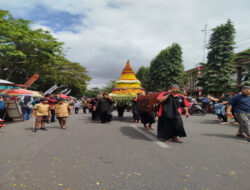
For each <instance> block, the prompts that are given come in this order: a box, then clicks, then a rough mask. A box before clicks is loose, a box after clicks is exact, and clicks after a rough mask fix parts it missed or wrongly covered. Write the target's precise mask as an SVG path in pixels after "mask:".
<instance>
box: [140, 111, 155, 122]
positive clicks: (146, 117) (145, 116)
mask: <svg viewBox="0 0 250 190" xmlns="http://www.w3.org/2000/svg"><path fill="white" fill-rule="evenodd" d="M140 117H141V122H142V123H143V124H148V123H149V124H153V123H155V118H154V116H153V114H150V113H148V112H144V111H141V112H140Z"/></svg>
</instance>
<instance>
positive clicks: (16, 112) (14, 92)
mask: <svg viewBox="0 0 250 190" xmlns="http://www.w3.org/2000/svg"><path fill="white" fill-rule="evenodd" d="M0 95H1V96H5V97H6V96H7V97H10V98H8V99H6V100H5V101H4V105H5V113H4V117H3V119H5V117H6V115H7V114H8V117H9V118H12V119H13V120H22V117H21V110H20V106H19V105H18V102H17V97H22V96H32V97H42V95H41V94H40V93H39V92H37V91H31V90H26V89H6V90H3V91H1V92H0Z"/></svg>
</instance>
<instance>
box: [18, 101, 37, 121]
mask: <svg viewBox="0 0 250 190" xmlns="http://www.w3.org/2000/svg"><path fill="white" fill-rule="evenodd" d="M19 105H20V106H21V110H22V116H23V120H24V121H25V120H29V119H30V117H31V114H32V111H33V106H34V105H35V102H34V100H33V98H32V97H31V96H25V97H24V98H23V99H22V100H20V102H19Z"/></svg>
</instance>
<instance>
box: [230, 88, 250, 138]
mask: <svg viewBox="0 0 250 190" xmlns="http://www.w3.org/2000/svg"><path fill="white" fill-rule="evenodd" d="M232 108H233V110H234V116H235V117H236V120H237V121H238V122H239V124H240V127H239V130H238V132H237V134H236V136H238V137H243V138H246V139H247V141H248V142H250V86H244V87H243V88H242V90H241V94H239V95H235V96H233V97H232V98H231V99H230V101H229V105H228V107H227V115H228V116H232V113H231V111H232ZM244 134H246V135H247V136H246V137H245V136H244Z"/></svg>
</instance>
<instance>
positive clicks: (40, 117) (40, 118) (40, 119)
mask: <svg viewBox="0 0 250 190" xmlns="http://www.w3.org/2000/svg"><path fill="white" fill-rule="evenodd" d="M40 101H41V103H39V104H36V105H35V107H34V109H33V112H32V117H34V115H35V116H36V123H35V129H34V132H36V131H37V130H38V129H39V125H40V124H41V128H40V129H41V130H47V129H46V128H45V123H46V121H48V119H49V117H51V112H50V106H49V104H48V100H47V99H46V98H42V99H41V100H40Z"/></svg>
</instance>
